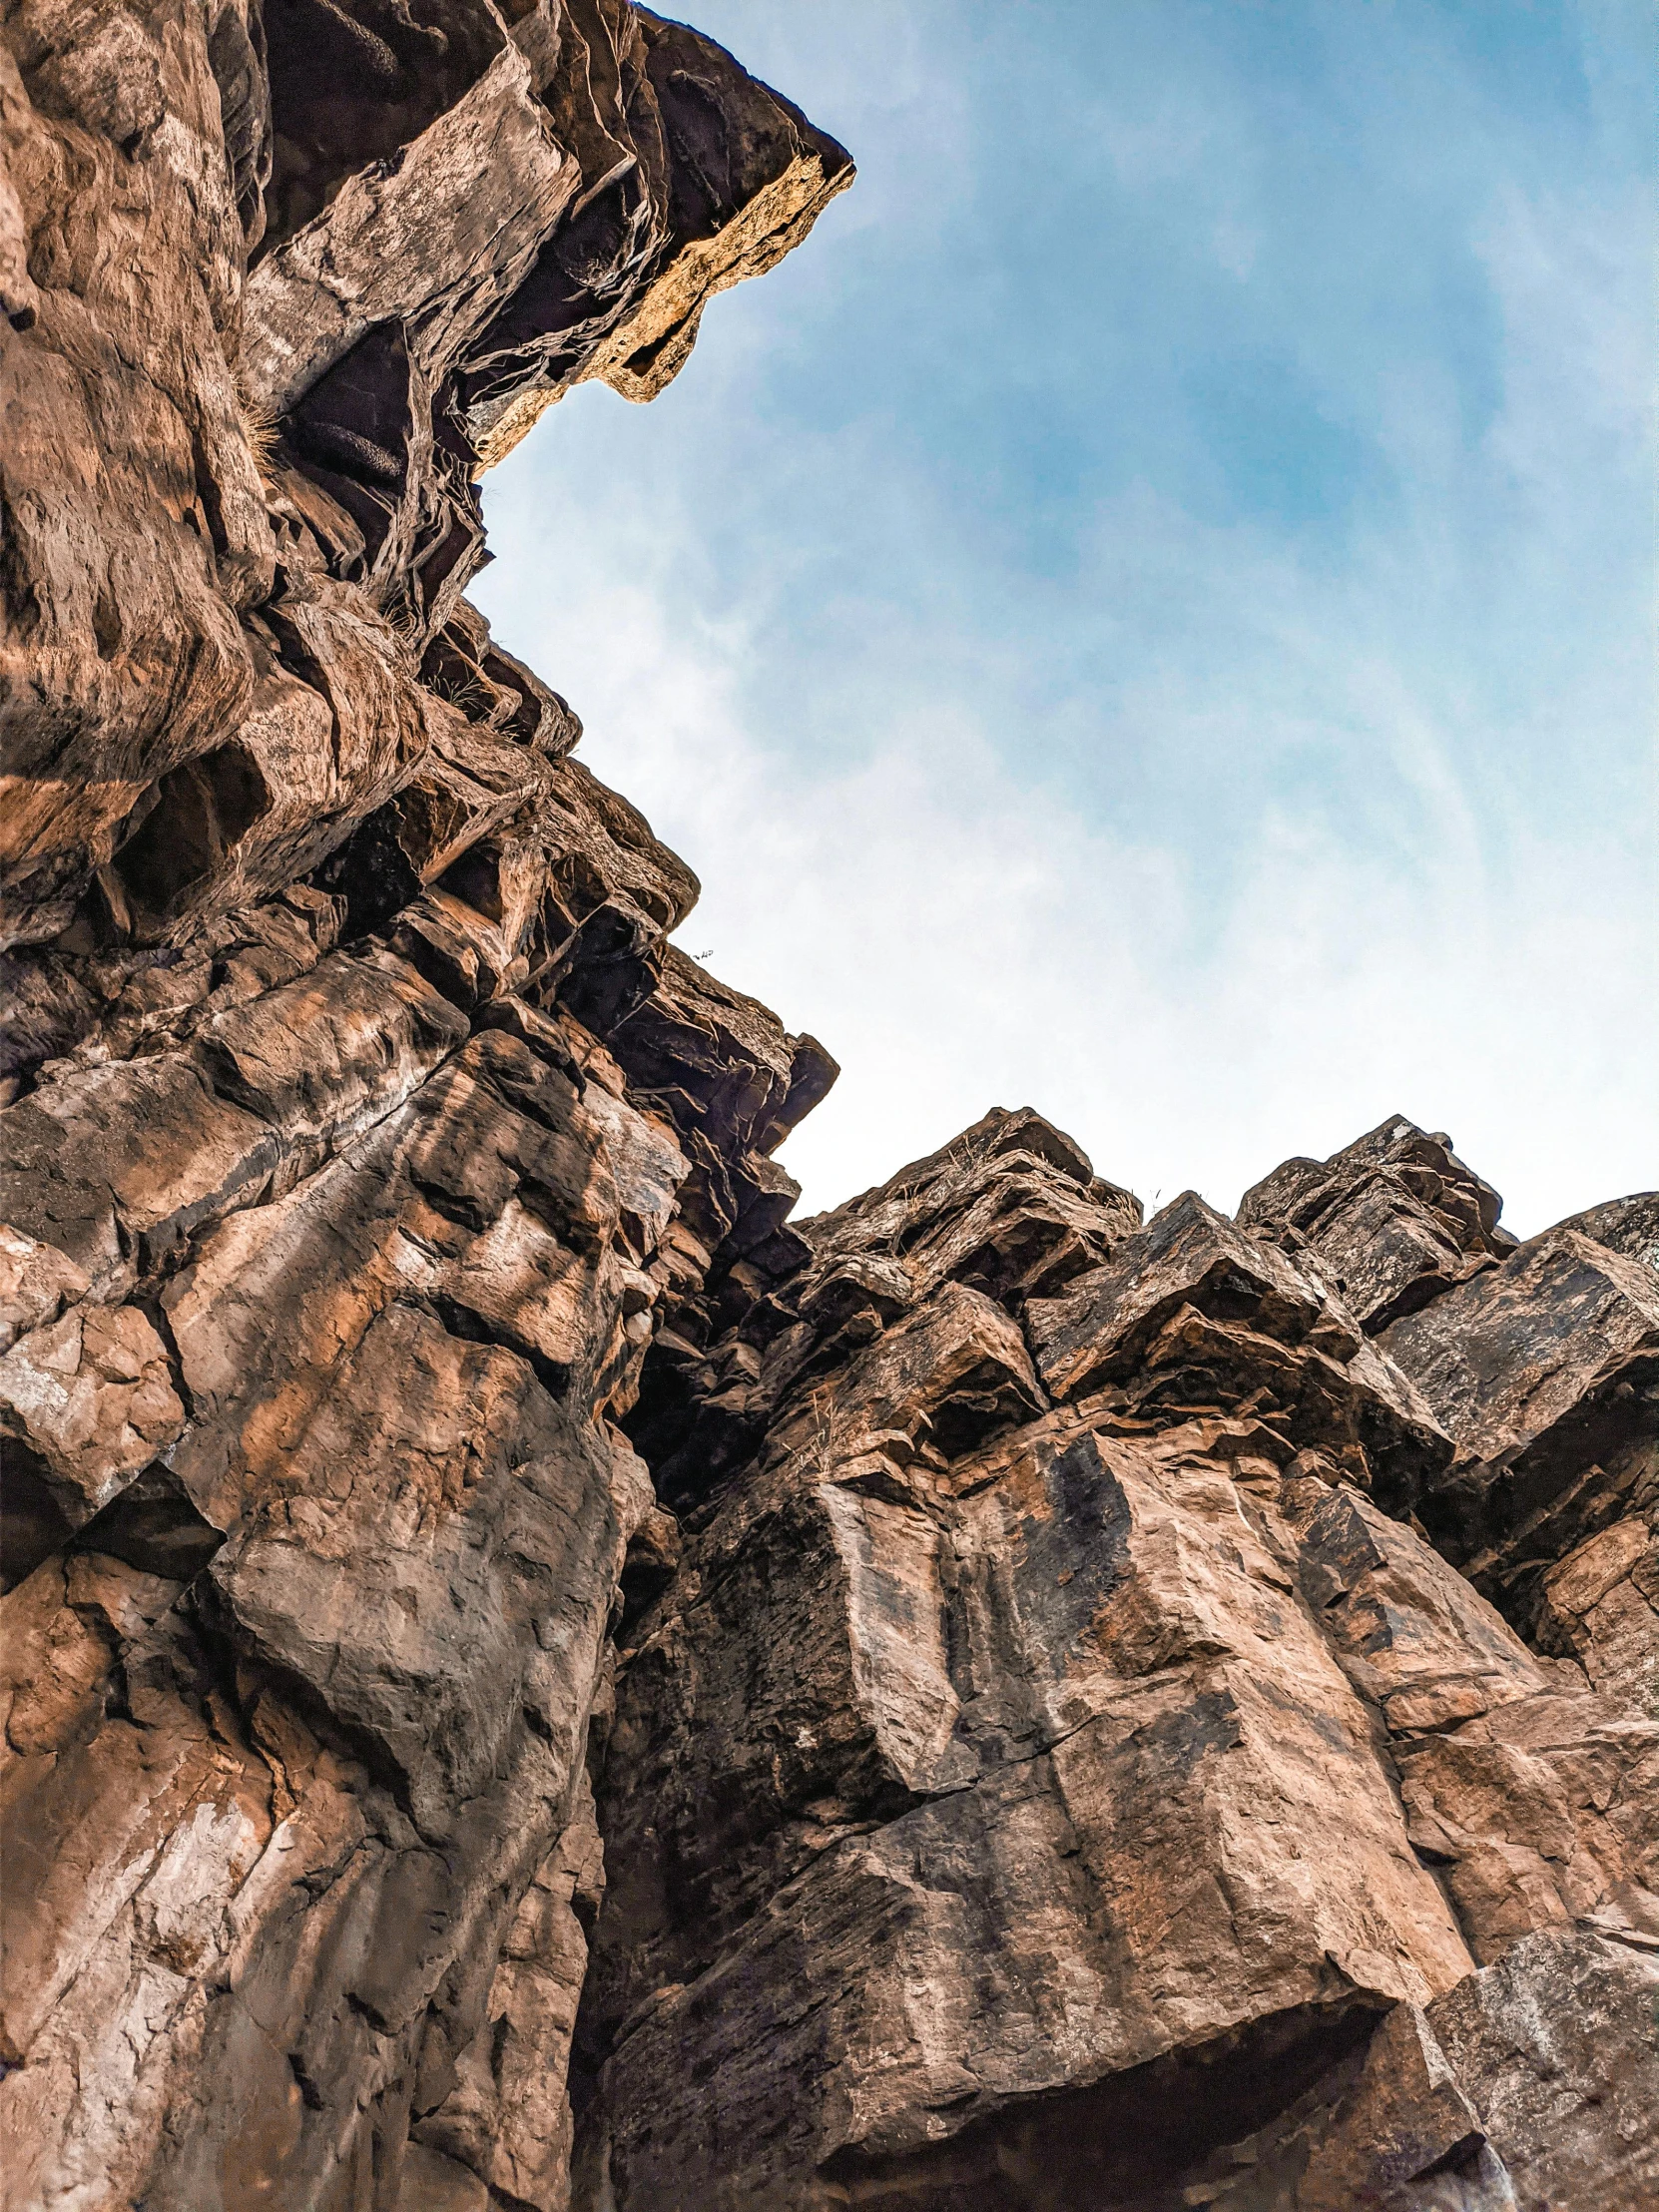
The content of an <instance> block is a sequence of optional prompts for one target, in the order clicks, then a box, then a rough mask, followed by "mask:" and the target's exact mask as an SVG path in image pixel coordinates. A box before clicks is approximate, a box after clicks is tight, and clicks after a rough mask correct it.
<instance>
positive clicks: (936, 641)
mask: <svg viewBox="0 0 1659 2212" xmlns="http://www.w3.org/2000/svg"><path fill="white" fill-rule="evenodd" d="M694 20H695V21H696V23H697V25H698V27H699V28H700V29H702V30H704V31H707V32H708V33H710V34H711V35H712V36H713V37H715V38H717V39H719V40H720V41H721V42H722V43H723V44H725V45H727V46H729V47H730V48H731V49H732V51H733V52H734V53H736V54H737V55H738V56H739V57H740V59H741V60H742V61H743V62H744V64H745V66H746V67H748V68H749V69H750V70H752V71H753V72H754V74H756V75H757V76H759V77H761V78H763V79H765V80H766V81H767V82H768V83H771V84H773V85H775V86H777V87H778V88H779V89H780V90H781V91H783V92H785V93H786V94H787V95H788V96H789V97H790V98H791V99H793V100H794V101H796V102H797V103H798V104H799V105H800V106H801V107H803V108H805V109H806V111H807V112H808V114H810V115H811V116H812V117H813V119H814V121H815V122H817V123H818V124H820V125H821V126H822V127H823V128H824V129H826V130H828V131H830V132H832V133H833V134H834V135H835V136H836V137H837V138H839V139H841V140H842V141H843V142H844V143H845V144H846V145H847V146H848V147H849V148H850V150H851V152H852V154H853V156H854V158H855V160H856V161H857V164H858V169H859V175H858V180H857V182H856V184H855V185H854V186H853V188H852V189H851V191H850V192H848V193H846V194H843V195H842V196H841V197H840V198H839V199H837V200H836V201H834V202H833V203H832V204H831V206H830V208H829V209H828V211H827V212H826V213H825V215H824V216H823V217H822V218H821V220H820V222H819V225H818V227H817V229H816V230H815V232H814V233H813V235H812V237H811V238H810V239H809V240H808V241H807V243H806V244H805V246H804V247H802V248H800V249H799V250H798V251H797V252H796V253H794V254H793V255H791V256H790V257H789V258H788V260H786V261H785V262H784V263H783V264H782V265H781V266H780V267H779V268H778V269H777V270H775V271H774V272H772V274H770V275H769V276H767V277H764V278H761V279H760V280H758V281H752V282H750V283H746V284H744V285H742V286H740V287H738V288H737V289H736V290H734V291H732V292H729V293H726V294H724V295H723V296H721V297H720V298H718V299H716V300H715V301H714V302H713V304H712V305H711V307H710V309H709V311H708V313H707V315H706V317H705V320H704V323H703V329H702V335H701V337H700V339H699V342H698V346H697V350H696V351H695V353H694V354H693V356H692V358H691V361H690V363H689V364H688V366H687V367H686V368H685V369H684V370H683V371H682V373H681V375H680V377H679V378H678V380H677V381H676V382H675V383H674V384H672V385H670V386H669V388H668V389H667V390H666V391H665V392H664V393H663V394H662V395H661V396H660V397H659V398H658V399H657V400H656V401H654V402H653V403H652V404H651V405H649V406H646V407H636V406H633V405H630V404H629V403H628V402H627V401H625V400H623V399H621V398H620V397H618V396H617V395H616V394H614V393H612V392H610V391H609V390H607V389H605V388H604V387H602V386H599V385H585V386H581V387H579V388H578V389H577V390H576V391H574V392H573V393H571V394H570V395H569V396H568V397H567V398H566V399H564V400H563V401H561V402H560V404H559V405H557V406H556V407H553V408H551V409H550V410H549V411H548V412H547V414H546V415H544V416H543V418H542V420H541V422H540V423H539V425H538V426H537V428H536V429H535V430H534V431H533V432H532V433H531V435H530V436H529V437H528V438H527V439H526V440H525V441H524V443H523V444H522V445H521V446H520V447H519V448H518V450H517V451H516V452H515V453H514V454H513V455H512V456H511V457H510V458H509V459H508V460H507V461H506V462H504V463H503V464H502V465H501V466H500V467H499V468H497V469H496V470H495V471H494V472H493V473H492V474H491V475H490V476H489V477H488V478H487V479H486V480H485V486H484V505H485V517H486V521H487V523H488V526H489V531H490V542H491V546H492V549H493V551H494V553H495V554H496V556H497V558H496V561H495V564H494V565H493V566H492V567H491V568H490V569H488V570H487V571H486V573H485V574H484V576H483V577H482V578H481V579H480V580H479V582H478V583H477V584H476V585H475V586H474V587H473V593H472V596H473V597H474V598H475V599H476V600H477V602H478V604H479V605H480V606H481V607H482V608H483V609H484V611H485V612H486V613H487V614H488V615H489V617H490V618H491V621H492V622H493V624H494V626H495V628H496V631H497V633H498V634H499V635H500V636H501V637H502V638H503V640H504V641H505V642H506V643H507V644H508V645H509V646H511V647H512V649H513V650H515V651H516V652H518V653H520V654H521V655H523V656H524V657H525V658H526V659H528V660H529V661H530V662H531V663H532V665H533V666H535V667H536V668H537V669H538V670H539V671H540V672H541V673H542V674H543V675H544V676H545V677H546V678H547V679H548V680H549V681H550V682H551V683H553V684H554V685H555V686H557V688H558V689H559V690H560V691H562V692H564V693H565V694H566V695H567V696H568V697H569V699H570V701H571V703H572V705H573V706H574V707H575V708H576V710H577V712H578V713H579V714H580V715H581V717H582V719H583V721H584V723H585V725H586V735H585V737H584V739H583V744H582V758H583V759H584V760H585V761H586V762H587V763H588V765H589V767H590V768H592V769H593V771H594V772H595V773H596V774H597V775H599V776H601V777H603V778H604V779H605V780H606V781H607V782H609V783H611V784H613V785H614V786H616V787H617V788H618V789H619V790H621V791H624V792H625V793H626V794H627V795H628V797H629V798H630V799H632V800H633V801H634V803H635V804H636V805H637V806H639V807H641V808H642V809H643V810H644V812H645V813H646V814H647V815H648V816H649V817H650V819H651V821H652V823H653V826H654V828H655V829H656V830H657V832H658V833H659V835H661V836H663V837H664V838H666V839H667V841H668V842H669V843H671V844H672V845H673V846H674V847H675V848H676V849H677V850H678V851H679V852H681V853H682V854H684V856H685V857H686V859H687V860H688V861H689V862H690V864H691V865H692V866H693V867H694V868H695V869H696V870H697V872H698V874H699V876H700V877H701V879H702V882H703V885H704V890H703V897H702V900H701V903H700V904H699V906H698V907H697V909H696V910H695V912H694V913H693V914H692V916H691V917H690V919H689V920H688V921H687V922H686V923H685V924H684V925H683V926H682V928H681V929H680V931H679V932H678V935H677V941H678V942H679V943H681V944H682V945H683V946H684V947H685V949H686V950H687V951H689V952H691V953H693V954H695V955H696V956H698V957H699V958H702V959H704V960H705V961H706V964H707V965H708V966H709V967H710V968H712V969H713V971H714V972H715V973H716V974H718V975H719V976H720V977H721V978H722V979H723V980H725V981H726V982H728V983H731V984H734V985H736V986H737V987H739V988H740V989H743V990H745V991H749V992H752V993H753V994H754V995H755V996H757V997H759V998H762V999H764V1000H765V1001H766V1002H767V1003H768V1004H769V1005H771V1006H773V1007H775V1008H776V1009H777V1010H778V1012H779V1013H780V1014H781V1016H782V1017H783V1019H784V1020H785V1022H786V1023H787V1024H788V1026H789V1027H790V1028H791V1029H793V1030H810V1031H811V1032H812V1033H813V1034H814V1035H815V1036H817V1037H819V1038H821V1039H822V1040H823V1042H824V1043H825V1044H826V1045H828V1047H829V1048H830V1051H831V1052H832V1053H833V1054H834V1055H835V1057H836V1058H837V1059H838V1060H839V1061H840V1063H841V1066H842V1071H843V1072H842V1074H841V1077H840V1080H839V1082H838V1084H837V1085H836V1087H835V1089H834V1090H833V1091H832V1092H831V1093H830V1097H829V1098H828V1100H826V1102H825V1103H824V1104H823V1105H822V1106H820V1107H819V1108H818V1109H817V1111H816V1112H815V1113H814V1114H813V1115H812V1116H811V1117H810V1118H809V1119H808V1120H807V1121H806V1122H805V1123H804V1124H803V1125H802V1127H801V1129H800V1130H799V1131H798V1132H797V1133H796V1134H795V1135H794V1136H793V1137H792V1138H791V1139H790V1141H789V1143H788V1144H787V1145H786V1147H785V1148H784V1150H783V1152H782V1154H781V1158H782V1159H783V1161H784V1163H785V1165H786V1166H788V1167H789V1168H790V1169H791V1171H792V1172H793V1173H794V1174H795V1175H796V1176H797V1177H799V1179H800V1180H801V1182H802V1184H803V1186H804V1197H803V1202H802V1210H803V1211H814V1210H817V1209H819V1208H822V1207H826V1206H830V1205H833V1204H835V1203H837V1202H838V1201H839V1200H840V1199H842V1198H844V1197H847V1196H849V1195H850V1194H851V1193H853V1192H855V1191H857V1190H861V1189H864V1188H866V1187H867V1186H869V1185H870V1184H873V1183H875V1182H877V1181H880V1180H883V1179H884V1178H885V1177H886V1176H888V1175H889V1174H891V1173H892V1172H894V1170H896V1169H897V1168H898V1167H899V1166H901V1165H902V1164H903V1163H904V1162H905V1161H907V1160H909V1159H911V1158H914V1157H916V1156H918V1155H920V1154H923V1153H925V1152H928V1151H931V1150H933V1149H934V1148H936V1147H937V1146H939V1145H941V1144H943V1143H945V1142H946V1141H948V1139H949V1138H950V1137H952V1136H953V1135H955V1134H956V1132H957V1131H958V1130H960V1129H962V1128H964V1127H966V1126H967V1125H968V1124H969V1123H970V1122H972V1121H975V1120H976V1119H977V1118H978V1117H979V1116H980V1115H981V1114H982V1113H983V1112H984V1111H985V1110H986V1109H987V1108H988V1107H990V1106H993V1105H1003V1106H1009V1107H1014V1106H1022V1105H1031V1106H1035V1107H1037V1108H1038V1109H1039V1110H1040V1111H1041V1112H1042V1113H1044V1114H1046V1115H1047V1116H1048V1117H1049V1119H1050V1120H1052V1121H1055V1122H1057V1123H1058V1124H1059V1125H1060V1126H1061V1127H1062V1128H1064V1129H1066V1130H1067V1131H1069V1132H1070V1134H1071V1135H1072V1136H1074V1137H1075V1138H1076V1139H1077V1140H1078V1141H1079V1142H1081V1143H1082V1144H1083V1145H1084V1147H1085V1148H1086V1149H1087V1150H1088V1152H1089V1153H1090V1155H1091V1156H1092V1158H1093V1160H1094V1163H1095V1167H1096V1169H1097V1171H1098V1172H1099V1173H1101V1174H1103V1175H1107V1176H1110V1177H1111V1178H1112V1179H1113V1180H1114V1181H1116V1182H1119V1183H1124V1184H1127V1185H1129V1186H1130V1187H1131V1188H1132V1189H1134V1190H1135V1191H1137V1192H1138V1193H1139V1194H1140V1195H1141V1197H1142V1198H1143V1199H1145V1200H1146V1201H1147V1203H1148V1205H1149V1206H1151V1205H1154V1204H1157V1203H1167V1202H1168V1200H1169V1199H1170V1198H1172V1197H1174V1196H1175V1195H1176V1194H1177V1193H1178V1192H1180V1191H1182V1190H1184V1189H1187V1188H1195V1189H1197V1190H1199V1191H1200V1192H1202V1193H1203V1195H1204V1196H1205V1197H1206V1198H1208V1199H1210V1200H1211V1201H1212V1203H1215V1204H1217V1205H1220V1206H1223V1207H1226V1208H1228V1209H1231V1208H1232V1207H1233V1206H1234V1205H1235V1204H1236V1203H1237V1200H1238V1198H1239V1196H1240V1194H1241V1192H1242V1191H1243V1190H1244V1189H1245V1188H1246V1187H1247V1186H1248V1185H1249V1184H1250V1183H1252V1182H1254V1181H1255V1180H1256V1179H1257V1178H1258V1177H1259V1176H1261V1175H1264V1174H1266V1173H1267V1172H1268V1170H1269V1169H1271V1168H1272V1167H1273V1166H1275V1165H1276V1164H1277V1162H1278V1161H1280V1160H1281V1159H1283V1158H1286V1157H1287V1156H1289V1155H1291V1154H1294V1153H1310V1154H1313V1155H1316V1156H1323V1155H1324V1154H1326V1153H1329V1152H1331V1151H1333V1150H1335V1149H1336V1148H1337V1147H1339V1146H1341V1145H1343V1144H1346V1143H1348V1142H1350V1141H1351V1140H1352V1139H1353V1138H1355V1137H1357V1136H1359V1135H1360V1134H1361V1133H1362V1132H1364V1131H1365V1130H1368V1129H1370V1128H1372V1127H1373V1126H1375V1125H1376V1124H1377V1123H1378V1122H1380V1121H1382V1120H1383V1118H1384V1117H1385V1116H1387V1115H1391V1114H1396V1113H1403V1114H1407V1115H1409V1116H1410V1117H1411V1118H1412V1119H1413V1120H1415V1121H1417V1122H1419V1123H1421V1124H1422V1125H1423V1126H1425V1127H1427V1128H1429V1129H1438V1130H1445V1131H1448V1132H1449V1133H1450V1134H1451V1136H1452V1138H1453V1139H1454V1141H1455V1143H1456V1146H1457V1149H1458V1151H1459V1152H1460V1154H1461V1155H1462V1157H1463V1158H1464V1159H1466V1160H1468V1161H1469V1163H1470V1164H1471V1165H1472V1166H1474V1167H1475V1168H1476V1169H1477V1170H1478V1171H1479V1172H1480V1173H1482V1174H1483V1175H1485V1176H1486V1178H1487V1179H1488V1180H1489V1181H1490V1182H1493V1183H1495V1184H1496V1186H1497V1187H1498V1189H1499V1190H1500V1191H1502V1192H1503V1193H1504V1195H1505V1200H1506V1207H1505V1213H1504V1220H1505V1222H1506V1223H1507V1224H1508V1225H1509V1226H1510V1227H1511V1228H1513V1229H1514V1230H1515V1232H1516V1233H1517V1234H1519V1235H1522V1236H1525V1235H1530V1234H1533V1233H1535V1232H1536V1231H1537V1230H1539V1229H1542V1228H1544V1227H1546V1226H1547V1225H1548V1224H1549V1223H1550V1222H1552V1221H1554V1220H1557V1219H1559V1218H1560V1217H1562V1216H1563V1215H1565V1214H1568V1213H1570V1212H1573V1211H1576V1210H1577V1209H1579V1208H1581V1207H1584V1206H1588V1205H1591V1204H1593V1203H1595V1202H1596V1201H1598V1200H1600V1199H1602V1198H1605V1197H1609V1196H1612V1195H1615V1194H1617V1193H1622V1192H1624V1191H1628V1190H1634V1189H1641V1188H1649V1187H1652V1186H1653V1185H1654V1184H1655V1183H1659V1018H1656V1016H1655V1012H1654V1009H1655V1008H1656V1007H1659V803H1656V786H1659V777H1656V762H1655V742H1654V741H1655V728H1656V718H1655V705H1656V699H1655V690H1656V676H1655V650H1654V645H1655V639H1654V621H1655V553H1654V548H1655V528H1654V525H1655V514H1654V491H1653V483H1654V462H1655V458H1656V455H1655V444H1656V436H1655V403H1654V402H1655V375H1654V369H1655V362H1654V335H1653V333H1654V311H1653V310H1654V303H1655V302H1654V274H1653V271H1654V258H1653V242H1654V237H1655V226H1654V217H1655V208H1654V196H1655V186H1654V177H1653V164H1652V155H1651V149H1652V145H1653V143H1654V130H1655V122H1656V116H1655V112H1654V110H1655V106H1656V104H1659V95H1656V93H1655V89H1654V88H1655V85H1656V83H1659V80H1656V78H1655V73H1654V71H1653V69H1652V66H1651V65H1652V52H1651V37H1652V33H1651V22H1650V17H1649V12H1648V8H1647V5H1646V0H1583V4H1581V5H1575V4H1568V0H1562V4H1559V5H1555V4H1547V0H1489V4H1488V0H699V5H698V6H697V7H696V9H695V11H694Z"/></svg>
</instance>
